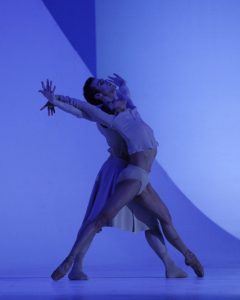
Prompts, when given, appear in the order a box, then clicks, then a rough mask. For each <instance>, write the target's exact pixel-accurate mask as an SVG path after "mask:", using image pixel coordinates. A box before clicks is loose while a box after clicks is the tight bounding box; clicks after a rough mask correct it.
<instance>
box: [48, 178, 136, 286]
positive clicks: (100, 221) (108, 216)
mask: <svg viewBox="0 0 240 300" xmlns="http://www.w3.org/2000/svg"><path fill="white" fill-rule="evenodd" d="M140 185H141V184H140V182H139V181H138V180H135V179H130V180H125V181H122V182H120V183H118V184H117V186H116V189H115V192H114V194H113V195H112V196H111V197H110V199H109V201H108V203H107V204H106V205H105V206H104V208H103V210H102V212H101V213H100V214H99V216H98V217H97V218H96V219H95V220H94V221H93V222H91V223H89V224H87V225H86V226H84V228H83V229H82V230H81V231H80V233H79V234H78V236H77V239H76V241H75V243H74V245H73V247H72V249H71V251H70V253H69V255H68V256H67V257H66V258H65V260H64V261H63V262H62V263H61V264H60V265H59V267H58V268H57V269H56V270H55V271H54V272H53V273H52V275H51V276H52V278H53V280H59V279H61V278H62V277H63V276H64V275H65V274H66V273H67V272H68V271H69V269H70V268H71V266H72V265H73V263H74V261H75V259H76V257H77V255H78V254H80V253H84V251H86V250H87V248H88V247H89V246H90V244H91V242H92V240H93V238H94V236H95V234H96V233H97V232H98V231H99V230H100V229H101V228H102V227H103V226H104V225H105V224H106V223H107V222H108V221H109V220H112V218H114V216H115V215H116V214H117V213H118V212H119V210H120V209H121V208H122V207H123V206H124V205H126V204H127V203H128V202H129V201H131V200H132V199H133V198H134V197H135V196H136V195H137V193H138V191H139V189H140ZM81 251H82V252H81Z"/></svg>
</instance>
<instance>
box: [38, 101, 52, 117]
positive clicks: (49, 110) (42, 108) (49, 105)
mask: <svg viewBox="0 0 240 300" xmlns="http://www.w3.org/2000/svg"><path fill="white" fill-rule="evenodd" d="M46 107H47V110H48V115H49V116H53V115H54V114H55V106H54V105H53V104H52V103H51V102H49V101H48V102H47V103H46V104H44V105H43V106H42V107H41V108H40V110H44V109H45V108H46Z"/></svg>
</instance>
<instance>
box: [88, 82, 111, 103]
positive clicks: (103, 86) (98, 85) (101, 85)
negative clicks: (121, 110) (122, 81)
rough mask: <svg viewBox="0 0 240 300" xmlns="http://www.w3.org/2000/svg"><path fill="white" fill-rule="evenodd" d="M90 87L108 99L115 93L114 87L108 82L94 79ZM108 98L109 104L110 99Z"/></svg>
mask: <svg viewBox="0 0 240 300" xmlns="http://www.w3.org/2000/svg"><path fill="white" fill-rule="evenodd" d="M91 86H92V87H93V88H95V89H96V90H98V92H99V93H100V94H102V95H104V96H109V97H110V98H111V97H112V96H113V95H114V94H115V92H116V86H115V85H114V84H112V83H111V82H109V81H108V80H104V79H98V78H94V79H93V81H92V84H91ZM110 98H109V102H110V101H111V99H110Z"/></svg>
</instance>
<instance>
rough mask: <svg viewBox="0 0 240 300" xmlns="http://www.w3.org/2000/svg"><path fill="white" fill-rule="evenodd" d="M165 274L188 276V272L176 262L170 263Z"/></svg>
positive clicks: (170, 276) (180, 276) (173, 276)
mask: <svg viewBox="0 0 240 300" xmlns="http://www.w3.org/2000/svg"><path fill="white" fill-rule="evenodd" d="M165 276H166V278H186V277H188V274H187V273H186V272H184V271H183V270H182V269H180V268H179V267H178V266H176V265H175V263H172V264H170V265H168V267H167V269H166V272H165Z"/></svg>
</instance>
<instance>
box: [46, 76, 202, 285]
mask: <svg viewBox="0 0 240 300" xmlns="http://www.w3.org/2000/svg"><path fill="white" fill-rule="evenodd" d="M104 84H105V87H106V86H107V85H108V83H106V82H104V81H102V80H98V79H93V80H92V83H91V85H90V87H91V88H92V90H95V89H97V87H100V86H101V85H102V86H104ZM42 86H43V90H41V91H40V92H41V93H42V94H43V95H44V96H45V97H47V98H48V100H49V101H50V102H51V103H53V104H54V105H57V106H59V107H60V108H63V107H61V105H62V102H63V103H68V104H70V105H72V106H73V107H76V108H77V109H79V110H80V111H81V112H82V117H85V118H88V119H91V120H92V121H95V122H98V123H101V124H103V125H105V126H108V127H112V128H113V129H114V130H116V131H117V132H118V133H119V134H120V135H121V136H122V137H123V138H124V140H125V142H126V143H127V148H128V153H129V164H128V165H127V167H126V168H125V169H124V170H123V171H122V172H121V173H120V175H119V177H118V184H117V186H116V190H115V192H114V194H113V195H112V196H111V197H110V199H109V202H108V203H107V204H106V205H105V207H104V208H103V210H102V211H101V214H100V215H98V216H97V217H96V218H95V220H93V221H92V222H90V223H89V224H87V225H86V226H85V227H84V228H83V230H82V231H81V232H80V234H79V235H78V237H77V240H76V242H75V244H74V246H73V248H72V250H71V252H70V254H69V255H68V256H67V258H66V259H65V260H64V261H63V263H62V264H61V265H60V266H59V267H58V268H57V269H56V270H55V271H54V272H53V274H52V278H53V279H55V280H58V279H60V278H61V277H63V276H64V275H65V274H66V273H67V272H68V270H69V269H70V267H71V265H72V264H73V262H74V260H75V258H76V256H77V255H78V253H80V251H83V250H84V248H86V247H88V245H89V243H90V242H91V240H92V239H93V237H94V235H95V233H96V232H97V231H98V230H99V229H101V227H102V226H104V225H105V224H106V223H107V222H108V220H111V219H112V218H113V217H114V216H115V215H116V213H117V212H118V211H119V210H120V209H121V208H122V207H123V206H124V205H125V204H127V203H128V202H129V201H130V200H132V199H133V198H134V197H135V196H136V195H141V197H140V198H141V203H142V204H143V205H145V206H146V207H147V208H148V209H150V210H151V211H152V212H153V213H155V214H156V216H157V217H158V219H159V220H160V222H161V225H162V228H163V231H164V233H165V236H166V237H167V239H168V240H169V241H170V242H171V243H172V244H173V245H174V246H175V247H176V248H177V249H178V250H179V251H180V252H181V253H182V254H183V255H184V256H185V263H186V264H187V265H190V266H191V267H192V268H193V269H194V271H195V272H196V273H197V275H198V276H203V268H202V266H201V264H200V263H199V261H198V260H197V258H196V256H195V255H194V254H193V253H192V252H191V251H190V250H189V249H188V248H187V247H186V246H185V245H184V243H183V242H182V241H181V239H180V237H179V236H178V235H177V233H176V231H175V229H174V227H173V225H172V222H171V217H170V215H169V214H168V213H166V208H165V207H164V206H163V205H162V203H160V202H159V198H158V197H157V196H156V193H155V191H154V190H153V189H152V187H151V186H150V185H148V176H149V173H150V170H151V166H152V162H153V160H154V158H155V156H156V152H157V142H156V140H155V138H154V136H153V132H152V130H151V128H150V127H149V126H148V125H147V124H146V123H144V122H143V120H142V119H141V118H140V116H139V114H138V112H137V111H136V109H135V108H131V109H129V108H128V109H127V108H126V103H125V105H124V104H123V101H119V100H118V99H117V97H116V93H112V95H111V94H110V93H107V92H106V93H105V94H101V95H99V94H100V93H98V95H97V93H96V91H94V92H95V94H96V97H95V98H98V99H99V98H100V96H101V100H102V101H103V102H104V103H109V107H110V106H112V107H114V106H115V109H116V111H118V112H119V113H118V115H116V116H112V115H109V114H106V113H104V112H103V111H101V110H100V109H99V108H97V107H95V106H93V105H90V104H89V103H85V102H82V101H79V100H76V99H73V98H69V97H67V98H66V97H65V98H62V99H58V100H57V99H56V98H55V97H54V90H55V88H53V90H52V87H51V83H50V84H49V82H47V88H45V86H44V84H43V83H42ZM101 92H103V90H101ZM114 100H115V102H113V101H114ZM119 102H120V103H121V104H120V105H119V104H118V103H119ZM63 109H64V108H63ZM146 187H147V188H146Z"/></svg>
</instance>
